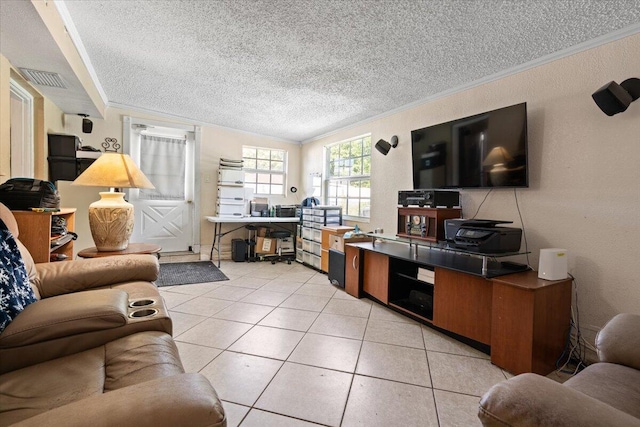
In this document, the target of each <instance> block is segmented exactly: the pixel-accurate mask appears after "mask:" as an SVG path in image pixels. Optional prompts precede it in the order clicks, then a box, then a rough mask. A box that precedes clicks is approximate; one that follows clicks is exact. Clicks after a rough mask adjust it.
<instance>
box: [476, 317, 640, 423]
mask: <svg viewBox="0 0 640 427" xmlns="http://www.w3.org/2000/svg"><path fill="white" fill-rule="evenodd" d="M596 347H597V349H598V357H599V358H600V362H599V363H594V364H592V365H590V366H588V367H587V368H586V369H585V370H583V371H582V372H580V373H579V374H577V375H576V376H574V377H572V378H570V379H569V380H567V381H566V382H565V383H564V384H559V383H557V382H555V381H553V380H552V379H549V378H545V377H542V376H540V375H536V374H522V375H518V376H516V377H513V378H511V379H509V380H507V381H503V382H501V383H499V384H496V385H495V386H493V387H492V388H491V389H490V390H489V391H488V392H487V393H486V394H485V395H484V396H483V397H482V400H481V401H480V408H479V411H478V417H479V418H480V420H481V421H482V424H483V425H485V426H500V427H505V426H527V427H534V426H535V427H538V426H572V427H576V426H611V427H614V426H619V427H640V316H638V315H634V314H630V313H623V314H618V315H617V316H615V317H614V318H613V319H611V320H610V321H609V322H608V323H607V324H606V325H605V327H604V328H602V330H601V331H600V332H599V333H598V336H597V337H596Z"/></svg>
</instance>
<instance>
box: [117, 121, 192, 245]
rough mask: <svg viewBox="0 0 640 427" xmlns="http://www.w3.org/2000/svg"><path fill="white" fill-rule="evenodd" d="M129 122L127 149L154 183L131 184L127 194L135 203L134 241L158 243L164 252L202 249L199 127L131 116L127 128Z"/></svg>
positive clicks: (132, 237) (125, 142)
mask: <svg viewBox="0 0 640 427" xmlns="http://www.w3.org/2000/svg"><path fill="white" fill-rule="evenodd" d="M126 119H129V120H126ZM127 123H128V125H129V126H128V127H129V132H128V133H129V138H128V141H127V138H125V141H124V150H125V152H128V153H129V154H130V155H131V158H132V159H133V160H134V161H135V162H136V164H138V165H139V167H140V169H141V170H142V172H143V173H144V174H145V175H146V176H147V178H149V180H150V181H151V182H152V183H153V185H154V186H155V189H135V188H132V189H129V190H128V200H129V202H130V203H132V204H133V205H134V207H135V226H134V229H133V234H132V236H131V242H137V243H145V242H146V243H155V244H157V245H160V246H161V247H162V251H163V252H185V251H192V252H196V253H199V251H200V244H199V234H200V231H199V221H197V218H196V215H197V212H198V197H197V192H196V188H195V187H196V180H195V177H196V164H195V158H196V156H195V153H196V145H197V139H199V129H196V127H194V126H181V125H175V126H174V125H171V124H167V123H155V122H151V121H147V120H137V119H133V118H128V117H127V118H125V128H126V127H127ZM126 133H127V132H126V131H125V134H126Z"/></svg>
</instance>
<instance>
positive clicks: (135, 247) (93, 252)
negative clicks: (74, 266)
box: [78, 243, 162, 258]
mask: <svg viewBox="0 0 640 427" xmlns="http://www.w3.org/2000/svg"><path fill="white" fill-rule="evenodd" d="M161 250H162V248H161V247H160V246H158V245H156V244H153V243H129V245H128V246H127V248H126V249H123V250H121V251H107V252H104V251H103V252H100V251H98V249H97V248H95V247H93V248H86V249H83V250H81V251H80V252H78V256H79V257H80V258H100V257H104V256H113V255H131V254H156V256H157V257H158V258H160V254H159V252H160V251H161Z"/></svg>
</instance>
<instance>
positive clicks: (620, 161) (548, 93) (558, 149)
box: [302, 34, 640, 340]
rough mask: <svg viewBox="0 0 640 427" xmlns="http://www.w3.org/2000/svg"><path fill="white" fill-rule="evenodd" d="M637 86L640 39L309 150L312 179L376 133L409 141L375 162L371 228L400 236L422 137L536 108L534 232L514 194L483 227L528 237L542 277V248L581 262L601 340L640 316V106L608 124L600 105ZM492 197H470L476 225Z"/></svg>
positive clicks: (530, 206) (582, 286)
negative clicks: (334, 156) (493, 222)
mask: <svg viewBox="0 0 640 427" xmlns="http://www.w3.org/2000/svg"><path fill="white" fill-rule="evenodd" d="M629 77H640V35H638V34H636V35H633V36H630V37H627V38H624V39H622V40H619V41H616V42H613V43H609V44H606V45H603V46H600V47H597V48H594V49H591V50H588V51H585V52H581V53H579V54H575V55H572V56H570V57H567V58H564V59H561V60H556V61H554V62H551V63H548V64H545V65H542V66H539V67H536V68H533V69H530V70H528V71H524V72H521V73H519V74H516V75H512V76H509V77H506V78H503V79H500V80H498V81H495V82H491V83H487V84H484V85H481V86H478V87H476V88H473V89H470V90H466V91H464V92H460V93H457V94H454V95H451V96H448V97H446V98H443V99H439V100H435V101H433V102H429V103H426V104H423V105H420V106H418V107H415V108H412V109H410V110H406V111H403V112H400V113H397V114H394V115H391V116H388V117H385V118H381V119H378V120H375V121H372V122H369V123H366V124H361V125H358V126H356V127H353V128H348V129H343V130H341V131H339V132H336V133H334V134H331V135H330V136H326V137H324V138H322V139H319V140H317V141H314V142H312V143H308V144H305V145H303V149H302V159H303V170H304V171H305V172H306V171H320V170H321V168H322V166H321V164H320V162H319V159H321V158H322V154H321V153H322V146H323V145H326V144H329V143H332V142H336V141H341V140H344V139H347V138H349V137H352V136H355V135H360V134H363V133H366V132H371V134H372V141H377V140H378V139H380V138H384V139H386V140H389V138H391V136H392V135H398V138H399V140H400V142H399V145H398V147H397V148H396V149H392V150H391V151H390V152H389V154H388V155H387V156H386V157H384V156H382V155H381V154H380V153H378V152H377V151H375V150H374V151H373V156H372V157H373V158H372V167H371V169H372V177H371V181H372V182H371V187H372V194H374V195H375V196H374V197H373V198H372V208H371V221H370V223H369V224H361V227H363V228H364V229H366V230H370V229H373V228H375V227H382V228H384V229H385V231H386V232H389V231H391V232H394V231H395V230H396V228H397V224H396V221H397V219H396V214H395V208H392V207H394V206H396V202H397V192H398V190H406V189H411V188H412V175H411V130H413V129H419V128H422V127H425V126H430V125H434V124H437V123H442V122H446V121H449V120H454V119H458V118H462V117H466V116H470V115H473V114H478V113H482V112H484V111H489V110H493V109H496V108H500V107H504V106H507V105H512V104H516V103H520V102H527V109H528V136H529V172H530V179H529V182H530V186H529V188H528V189H518V190H517V196H518V201H519V205H520V210H521V212H522V218H523V221H524V224H521V223H520V220H519V216H518V212H517V209H516V203H515V198H514V191H513V190H494V191H493V192H492V194H491V195H489V197H488V199H487V201H486V202H485V204H484V205H483V206H482V209H481V210H480V212H479V214H478V218H492V219H504V220H512V221H514V226H516V227H519V226H524V229H525V231H526V236H527V240H528V247H529V250H530V251H531V255H530V256H529V260H530V263H531V265H532V266H533V267H534V268H536V269H537V265H538V254H539V250H540V249H541V248H548V247H561V248H565V249H567V250H568V251H569V254H570V256H569V267H570V272H571V273H572V274H573V275H574V276H575V277H576V279H577V284H578V294H579V303H580V304H579V308H580V320H581V326H582V328H583V333H584V334H585V335H586V336H587V337H588V338H589V339H590V340H593V336H594V332H595V331H596V330H597V329H599V328H600V327H602V326H603V324H604V323H605V322H606V321H607V320H608V319H609V318H611V317H612V316H613V315H614V314H616V313H619V312H632V313H638V314H640V279H639V277H638V273H640V270H639V269H638V261H637V260H638V253H640V101H638V102H636V103H634V104H632V105H631V106H630V107H629V109H628V110H627V111H626V112H624V113H622V114H619V115H616V116H613V117H608V116H606V115H605V114H604V113H602V112H601V111H600V110H599V109H598V107H597V106H596V105H595V103H594V102H593V100H592V99H591V93H593V92H594V91H595V90H597V89H598V88H600V87H601V86H603V85H604V84H606V83H608V82H609V81H611V80H615V81H617V82H618V83H620V82H621V81H623V80H625V79H627V78H629ZM303 177H304V176H303ZM486 192H487V191H486V190H465V191H462V207H463V215H464V216H466V217H471V216H473V214H474V213H475V211H476V209H477V208H478V206H479V204H480V202H481V201H482V199H483V198H484V196H485V194H486ZM517 260H519V261H520V262H526V258H525V257H522V258H520V259H517Z"/></svg>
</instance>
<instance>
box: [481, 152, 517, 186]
mask: <svg viewBox="0 0 640 427" xmlns="http://www.w3.org/2000/svg"><path fill="white" fill-rule="evenodd" d="M512 161H513V157H511V154H509V152H508V151H507V150H506V149H505V148H504V147H494V148H493V149H492V150H491V151H489V154H488V155H487V158H486V159H484V162H482V166H487V167H491V169H490V170H489V176H490V178H491V183H492V184H493V185H504V183H505V181H506V179H507V174H508V172H509V170H508V169H507V168H506V167H505V164H506V163H509V162H512Z"/></svg>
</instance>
